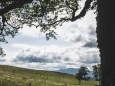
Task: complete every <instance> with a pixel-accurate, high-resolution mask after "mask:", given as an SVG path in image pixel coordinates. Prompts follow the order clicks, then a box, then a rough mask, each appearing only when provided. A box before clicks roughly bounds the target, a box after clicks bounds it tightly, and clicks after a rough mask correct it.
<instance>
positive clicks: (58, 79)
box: [0, 65, 98, 86]
mask: <svg viewBox="0 0 115 86" xmlns="http://www.w3.org/2000/svg"><path fill="white" fill-rule="evenodd" d="M97 83H98V82H96V81H93V80H92V81H91V80H89V81H82V85H78V80H76V79H75V76H72V75H68V74H64V73H58V72H50V71H37V70H30V69H24V68H17V67H11V66H2V65H0V86H95V85H96V84H97Z"/></svg>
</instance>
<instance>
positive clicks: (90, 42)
mask: <svg viewBox="0 0 115 86" xmlns="http://www.w3.org/2000/svg"><path fill="white" fill-rule="evenodd" d="M83 47H87V48H96V47H97V43H96V41H93V40H90V41H88V42H87V43H85V44H84V45H83Z"/></svg>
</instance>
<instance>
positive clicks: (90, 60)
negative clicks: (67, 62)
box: [79, 53, 100, 64]
mask: <svg viewBox="0 0 115 86" xmlns="http://www.w3.org/2000/svg"><path fill="white" fill-rule="evenodd" d="M79 62H82V63H85V64H94V63H100V57H99V55H98V53H86V54H85V55H82V56H81V57H80V59H79Z"/></svg>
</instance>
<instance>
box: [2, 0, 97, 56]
mask: <svg viewBox="0 0 115 86" xmlns="http://www.w3.org/2000/svg"><path fill="white" fill-rule="evenodd" d="M80 1H82V0H0V42H5V43H7V40H6V39H5V37H6V36H12V37H14V36H15V35H16V34H17V33H18V30H19V29H20V28H23V25H24V24H26V25H28V26H30V27H31V26H35V27H36V28H37V27H40V28H41V32H44V33H45V34H46V39H47V40H48V39H49V38H50V37H53V38H54V39H56V37H55V35H56V33H55V31H54V30H52V28H56V26H58V25H62V24H63V23H64V22H67V21H75V20H77V19H79V18H81V17H83V16H84V15H85V14H86V12H87V11H88V10H90V9H94V8H95V7H96V1H95V0H86V2H85V4H84V7H83V8H82V10H81V12H80V13H79V14H78V15H76V12H77V11H78V9H81V8H80V5H79V2H80ZM91 2H92V3H93V4H91ZM0 51H1V52H0V55H1V54H2V53H3V51H2V48H0Z"/></svg>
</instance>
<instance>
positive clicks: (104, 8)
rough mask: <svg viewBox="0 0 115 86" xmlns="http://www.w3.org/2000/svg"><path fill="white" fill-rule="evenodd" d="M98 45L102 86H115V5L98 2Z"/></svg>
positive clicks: (111, 2) (109, 1)
mask: <svg viewBox="0 0 115 86" xmlns="http://www.w3.org/2000/svg"><path fill="white" fill-rule="evenodd" d="M97 4H98V8H97V11H98V15H97V28H96V29H97V30H96V32H97V43H98V48H99V51H100V57H101V86H115V11H114V8H115V4H114V0H97Z"/></svg>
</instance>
